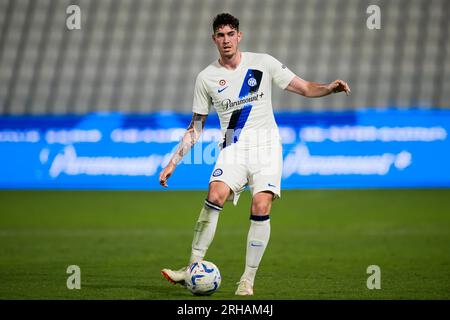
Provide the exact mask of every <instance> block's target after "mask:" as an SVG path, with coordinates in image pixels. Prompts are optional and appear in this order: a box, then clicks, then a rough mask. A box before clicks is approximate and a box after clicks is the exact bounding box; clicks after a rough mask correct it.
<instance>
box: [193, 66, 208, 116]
mask: <svg viewBox="0 0 450 320" xmlns="http://www.w3.org/2000/svg"><path fill="white" fill-rule="evenodd" d="M211 105H212V101H211V97H210V96H209V94H208V90H207V89H206V86H205V83H204V81H203V79H202V77H201V76H200V74H199V75H198V76H197V79H196V80H195V88H194V101H193V102H192V112H194V113H198V114H208V113H209V109H210V108H211Z"/></svg>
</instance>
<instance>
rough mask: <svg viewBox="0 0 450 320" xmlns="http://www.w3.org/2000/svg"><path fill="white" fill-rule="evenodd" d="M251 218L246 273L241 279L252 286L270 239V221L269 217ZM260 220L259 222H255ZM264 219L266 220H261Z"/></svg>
mask: <svg viewBox="0 0 450 320" xmlns="http://www.w3.org/2000/svg"><path fill="white" fill-rule="evenodd" d="M256 217H258V216H253V215H252V216H251V218H250V229H249V230H248V236H247V253H246V258H245V271H244V274H243V275H242V277H241V280H242V279H247V280H249V281H250V282H251V283H252V285H253V282H254V280H255V276H256V271H257V270H258V267H259V263H260V262H261V259H262V257H263V255H264V251H265V249H266V247H267V244H268V242H269V238H270V219H269V216H268V215H267V216H260V217H258V218H256ZM254 219H258V221H256V220H254ZM259 219H264V220H259Z"/></svg>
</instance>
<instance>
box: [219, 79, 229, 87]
mask: <svg viewBox="0 0 450 320" xmlns="http://www.w3.org/2000/svg"><path fill="white" fill-rule="evenodd" d="M226 84H227V82H226V81H225V80H224V79H222V80H220V81H219V86H221V87H223V86H224V85H226Z"/></svg>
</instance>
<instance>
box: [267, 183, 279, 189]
mask: <svg viewBox="0 0 450 320" xmlns="http://www.w3.org/2000/svg"><path fill="white" fill-rule="evenodd" d="M267 186H269V187H273V188H276V187H277V186H274V185H273V184H270V183H268V184H267Z"/></svg>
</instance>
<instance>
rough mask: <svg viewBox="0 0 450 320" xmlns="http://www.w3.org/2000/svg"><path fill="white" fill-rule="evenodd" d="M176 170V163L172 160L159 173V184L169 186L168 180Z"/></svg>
mask: <svg viewBox="0 0 450 320" xmlns="http://www.w3.org/2000/svg"><path fill="white" fill-rule="evenodd" d="M174 170H175V165H174V164H173V163H172V161H170V162H169V164H168V165H167V166H166V167H165V168H164V169H163V171H161V173H160V174H159V184H160V185H162V186H163V187H164V188H167V187H168V185H167V180H168V179H169V178H170V176H171V175H172V173H173V171H174Z"/></svg>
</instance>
